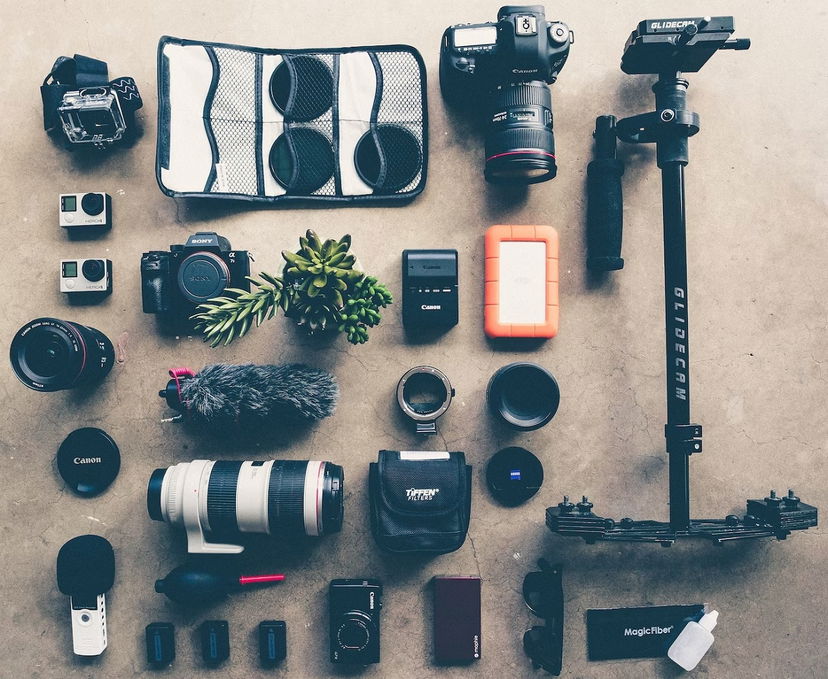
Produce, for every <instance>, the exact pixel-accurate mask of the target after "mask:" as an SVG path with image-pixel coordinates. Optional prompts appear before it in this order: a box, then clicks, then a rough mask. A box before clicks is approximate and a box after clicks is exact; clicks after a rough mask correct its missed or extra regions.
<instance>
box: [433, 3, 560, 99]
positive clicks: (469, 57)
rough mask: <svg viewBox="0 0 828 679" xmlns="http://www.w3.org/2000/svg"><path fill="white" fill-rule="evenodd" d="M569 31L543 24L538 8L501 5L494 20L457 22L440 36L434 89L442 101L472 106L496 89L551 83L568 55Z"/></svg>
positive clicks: (558, 22)
mask: <svg viewBox="0 0 828 679" xmlns="http://www.w3.org/2000/svg"><path fill="white" fill-rule="evenodd" d="M571 43H572V31H571V30H570V29H569V27H568V26H567V25H566V24H564V23H562V22H560V21H547V20H546V15H545V11H544V8H543V6H542V5H506V6H505V7H501V8H500V10H498V13H497V21H496V22H487V23H482V24H457V25H454V26H449V27H448V28H447V29H446V30H445V32H444V33H443V40H442V43H441V48H440V89H441V91H442V93H443V96H444V97H445V98H446V100H447V101H450V102H452V103H455V104H459V103H462V102H468V103H470V104H477V103H478V102H475V101H473V100H470V97H475V96H479V95H480V94H483V93H485V92H487V91H492V90H494V89H496V88H497V87H500V86H502V85H509V84H512V83H515V82H528V81H532V80H540V81H543V82H545V83H547V84H552V83H554V82H555V80H556V79H557V78H558V73H559V72H560V70H561V69H562V68H563V66H564V64H565V63H566V59H567V57H568V56H569V46H570V44H571Z"/></svg>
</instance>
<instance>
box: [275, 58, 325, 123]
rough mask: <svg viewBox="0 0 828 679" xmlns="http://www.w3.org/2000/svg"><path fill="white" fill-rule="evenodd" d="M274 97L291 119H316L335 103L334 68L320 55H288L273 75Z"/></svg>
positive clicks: (279, 108)
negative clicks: (332, 70) (332, 71)
mask: <svg viewBox="0 0 828 679" xmlns="http://www.w3.org/2000/svg"><path fill="white" fill-rule="evenodd" d="M270 98H271V100H272V101H273V105H274V106H275V107H276V108H277V109H278V110H279V111H280V112H281V113H282V114H283V115H284V116H285V118H286V119H287V120H290V121H294V122H307V121H309V120H314V119H315V118H318V117H319V116H321V115H322V114H323V113H325V111H327V110H328V109H329V108H330V107H331V104H332V102H333V74H332V73H331V69H330V68H329V67H328V65H327V64H326V63H325V62H324V61H322V60H321V59H318V58H316V57H312V56H309V55H300V56H287V57H285V59H284V61H282V63H281V64H279V65H278V66H277V67H276V70H275V71H273V75H272V76H270Z"/></svg>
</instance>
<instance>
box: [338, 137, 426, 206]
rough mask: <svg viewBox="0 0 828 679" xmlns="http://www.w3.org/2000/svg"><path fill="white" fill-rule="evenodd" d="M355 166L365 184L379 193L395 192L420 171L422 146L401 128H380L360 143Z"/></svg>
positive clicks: (358, 143) (406, 184)
mask: <svg viewBox="0 0 828 679" xmlns="http://www.w3.org/2000/svg"><path fill="white" fill-rule="evenodd" d="M354 164H355V165H356V170H357V173H359V176H360V178H361V179H362V181H364V182H365V183H366V184H368V185H369V186H371V187H373V188H374V189H375V190H376V191H377V192H378V193H394V192H396V191H399V190H400V189H403V188H405V187H406V186H408V185H409V184H410V183H411V182H412V181H414V178H415V177H416V176H417V173H418V172H419V171H420V167H421V166H422V156H421V154H420V144H419V142H418V141H417V139H416V138H415V137H414V135H413V134H411V132H409V131H408V130H406V129H405V128H403V127H400V126H399V125H378V126H377V127H376V129H374V130H368V131H367V132H366V133H365V134H363V135H362V137H361V138H360V140H359V141H358V142H357V146H356V151H355V152H354Z"/></svg>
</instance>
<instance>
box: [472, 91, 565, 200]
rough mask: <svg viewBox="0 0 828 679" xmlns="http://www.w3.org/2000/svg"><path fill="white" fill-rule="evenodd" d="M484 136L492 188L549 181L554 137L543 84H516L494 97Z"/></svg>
mask: <svg viewBox="0 0 828 679" xmlns="http://www.w3.org/2000/svg"><path fill="white" fill-rule="evenodd" d="M492 96H493V101H492V119H491V127H490V128H489V132H488V134H487V136H486V172H485V174H486V180H487V181H489V182H492V183H495V184H536V183H537V182H543V181H547V180H549V179H552V178H553V177H554V176H555V174H556V173H557V171H558V168H557V165H556V163H555V135H554V133H553V131H552V94H551V93H550V91H549V87H548V86H547V85H546V83H544V82H540V81H536V80H535V81H531V82H526V83H515V84H512V85H508V86H506V87H501V88H498V89H497V90H496V91H495V92H494V93H493V95H492Z"/></svg>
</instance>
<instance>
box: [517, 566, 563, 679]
mask: <svg viewBox="0 0 828 679" xmlns="http://www.w3.org/2000/svg"><path fill="white" fill-rule="evenodd" d="M538 566H539V567H540V570H539V571H532V572H531V573H527V574H526V577H525V578H524V579H523V600H524V601H525V602H526V606H527V607H528V608H529V610H530V611H532V613H534V614H535V615H536V616H538V617H539V618H543V619H544V621H545V623H546V624H545V625H535V626H533V627H530V628H529V629H528V630H526V632H525V633H524V635H523V650H524V652H525V653H526V655H527V656H529V659H530V660H531V661H532V666H533V667H534V668H535V669H538V668H542V669H544V670H546V671H547V672H549V673H550V674H554V675H556V676H557V675H559V674H560V673H561V664H562V660H563V584H562V582H561V565H560V564H555V565H554V566H552V565H550V564H549V562H547V561H546V559H538Z"/></svg>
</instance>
